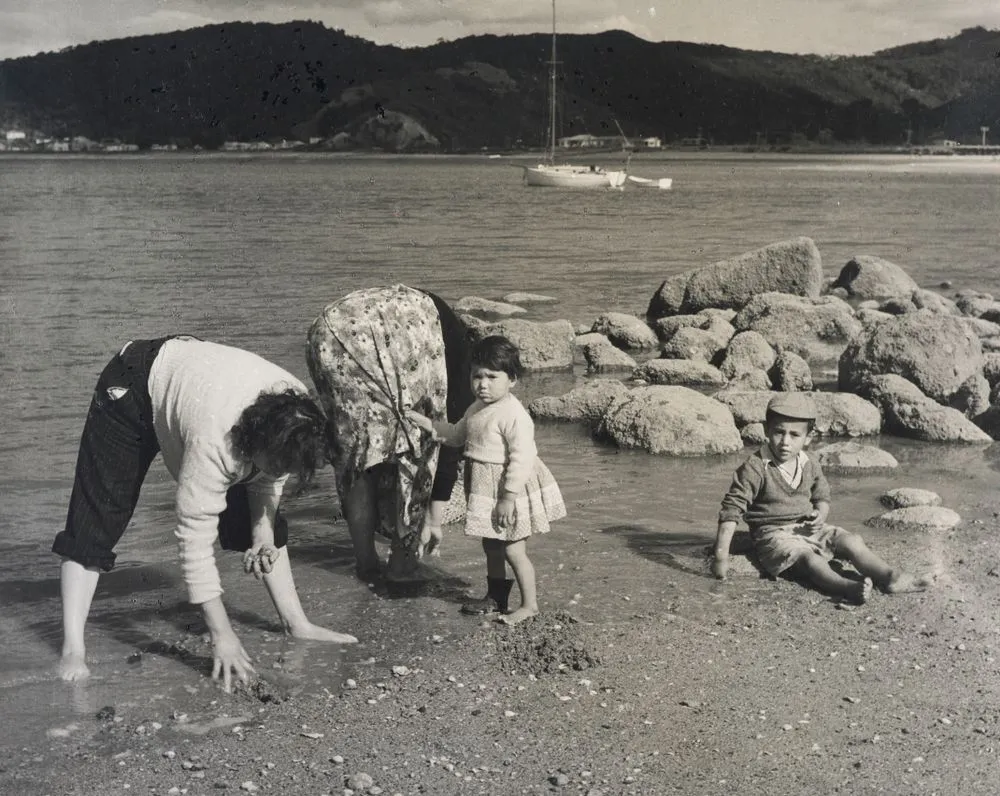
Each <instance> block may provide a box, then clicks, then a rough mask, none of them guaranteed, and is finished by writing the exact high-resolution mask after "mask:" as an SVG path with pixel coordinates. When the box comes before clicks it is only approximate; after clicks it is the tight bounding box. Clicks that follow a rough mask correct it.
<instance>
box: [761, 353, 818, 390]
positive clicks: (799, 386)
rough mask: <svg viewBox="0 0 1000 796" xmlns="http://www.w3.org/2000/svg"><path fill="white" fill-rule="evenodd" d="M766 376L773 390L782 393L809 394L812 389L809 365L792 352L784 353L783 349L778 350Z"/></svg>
mask: <svg viewBox="0 0 1000 796" xmlns="http://www.w3.org/2000/svg"><path fill="white" fill-rule="evenodd" d="M768 375H769V376H770V377H771V383H772V384H773V385H774V389H776V390H781V391H782V392H809V391H810V390H812V388H813V377H812V369H811V368H810V367H809V363H808V362H806V361H805V360H804V359H803V358H802V357H800V356H799V355H798V354H796V353H795V352H794V351H785V350H784V348H779V350H778V355H777V356H776V357H775V359H774V365H772V366H771V370H770V371H768Z"/></svg>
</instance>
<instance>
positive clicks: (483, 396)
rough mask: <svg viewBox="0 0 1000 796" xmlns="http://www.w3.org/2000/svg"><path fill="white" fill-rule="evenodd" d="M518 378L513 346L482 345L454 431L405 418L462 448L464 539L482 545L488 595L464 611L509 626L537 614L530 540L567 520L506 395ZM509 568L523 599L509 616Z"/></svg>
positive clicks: (500, 341) (521, 413) (502, 342)
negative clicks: (470, 397)
mask: <svg viewBox="0 0 1000 796" xmlns="http://www.w3.org/2000/svg"><path fill="white" fill-rule="evenodd" d="M522 370H523V368H522V366H521V357H520V352H519V351H518V349H517V346H516V345H514V344H513V343H512V342H511V341H510V340H508V339H507V338H506V337H501V336H499V335H495V336H491V337H486V338H484V339H483V340H481V341H480V342H479V343H477V344H476V345H475V347H474V348H473V349H472V374H471V378H472V392H473V394H474V395H475V397H476V400H475V401H474V402H473V404H472V406H470V407H469V408H468V410H467V411H466V413H465V415H464V416H463V417H462V419H461V420H459V421H458V423H455V424H451V423H448V422H446V421H443V420H431V419H430V418H429V417H426V416H424V415H422V414H419V413H418V412H416V411H413V410H411V411H409V412H408V417H409V418H410V420H412V421H413V423H414V424H416V425H417V426H419V427H420V428H422V429H424V430H425V431H429V432H431V433H433V434H434V435H435V436H436V437H437V438H438V439H440V440H441V442H443V443H444V444H445V445H452V446H455V447H460V446H463V445H464V447H465V460H466V465H465V494H466V497H467V498H468V508H467V509H466V515H465V534H466V536H476V537H479V538H480V539H482V543H483V552H484V553H485V554H486V576H487V578H486V583H487V591H486V597H485V598H483V599H482V600H476V601H475V602H473V603H469V604H466V605H464V606H463V607H462V610H463V611H464V612H465V613H491V612H493V611H499V612H500V614H501V616H500V621H501V622H505V623H507V624H511V625H512V624H516V623H518V622H520V621H522V620H524V619H527V618H528V617H529V616H534V615H535V614H537V613H538V597H537V594H536V591H535V568H534V567H533V566H532V564H531V560H530V559H529V558H528V552H527V540H528V537H529V536H532V535H534V534H539V533H548V531H549V523H550V522H552V521H553V520H558V519H561V518H562V517H565V516H566V505H565V504H564V502H563V498H562V494H561V493H560V491H559V486H558V484H556V482H555V479H554V478H553V477H552V473H550V472H549V469H548V468H547V467H546V466H545V464H544V463H543V462H542V460H541V459H539V458H538V452H537V450H536V448H535V425H534V423H533V422H532V420H531V416H530V415H529V414H528V412H527V410H525V408H524V406H523V405H522V404H521V402H520V401H519V400H517V398H516V397H514V395H513V394H512V393H511V388H513V387H514V385H515V384H517V380H518V378H519V377H520V375H521V373H522ZM507 564H510V566H511V569H513V570H514V577H515V578H516V579H517V587H518V589H519V590H520V592H521V607H520V608H518V609H517V610H516V611H513V612H512V613H509V614H508V613H507V601H508V598H509V595H510V590H511V586H512V585H513V580H510V579H508V578H507Z"/></svg>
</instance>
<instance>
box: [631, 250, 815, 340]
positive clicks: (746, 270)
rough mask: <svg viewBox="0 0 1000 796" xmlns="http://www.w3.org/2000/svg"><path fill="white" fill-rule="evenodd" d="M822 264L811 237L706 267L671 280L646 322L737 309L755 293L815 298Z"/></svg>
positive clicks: (651, 306)
mask: <svg viewBox="0 0 1000 796" xmlns="http://www.w3.org/2000/svg"><path fill="white" fill-rule="evenodd" d="M822 287H823V265H822V260H821V258H820V253H819V249H817V248H816V244H815V243H814V242H813V240H812V239H811V238H805V237H803V238H795V239H793V240H786V241H781V242H779V243H772V244H771V245H769V246H764V247H762V248H760V249H756V250H754V251H751V252H747V253H745V254H741V255H740V256H738V257H733V258H731V259H728V260H721V261H719V262H716V263H713V264H712V265H709V266H707V267H705V268H700V269H696V270H693V271H688V272H686V273H684V274H678V275H676V276H673V277H671V278H669V279H667V280H666V281H664V282H663V284H661V285H660V287H659V289H658V290H657V291H656V293H655V294H654V295H653V297H652V299H651V300H650V302H649V307H648V309H647V311H646V315H647V317H648V318H649V319H650V320H655V319H656V318H662V317H663V316H664V315H678V314H683V313H695V312H698V311H699V310H703V309H705V308H706V307H723V308H725V307H732V308H734V309H738V308H739V307H742V306H743V305H744V304H746V303H747V301H749V300H750V299H751V298H752V297H753V296H755V295H756V294H758V293H764V292H769V291H778V292H781V293H792V294H795V295H800V296H814V297H815V296H819V294H820V289H821V288H822Z"/></svg>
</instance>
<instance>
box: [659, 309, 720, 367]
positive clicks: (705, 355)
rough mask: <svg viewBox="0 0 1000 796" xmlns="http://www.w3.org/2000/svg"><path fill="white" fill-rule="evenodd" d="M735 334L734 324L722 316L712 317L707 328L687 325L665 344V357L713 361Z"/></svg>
mask: <svg viewBox="0 0 1000 796" xmlns="http://www.w3.org/2000/svg"><path fill="white" fill-rule="evenodd" d="M733 334H735V330H734V329H733V326H732V324H731V323H729V322H728V321H724V320H722V319H721V318H711V319H709V321H708V323H707V324H706V325H705V328H694V327H691V326H685V327H682V328H680V329H678V330H677V332H676V333H675V334H674V336H673V337H671V338H670V339H669V340H668V341H667V342H666V343H664V345H663V349H662V356H663V357H664V358H665V359H697V360H700V361H702V362H711V361H712V360H713V359H714V358H715V356H716V354H718V353H719V352H720V351H722V349H724V348H725V347H726V344H727V343H728V342H729V340H730V339H731V338H732V336H733Z"/></svg>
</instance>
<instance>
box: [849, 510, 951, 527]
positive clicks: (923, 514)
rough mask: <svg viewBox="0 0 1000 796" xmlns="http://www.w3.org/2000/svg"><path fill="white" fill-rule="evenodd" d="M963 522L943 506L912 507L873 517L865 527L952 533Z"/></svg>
mask: <svg viewBox="0 0 1000 796" xmlns="http://www.w3.org/2000/svg"><path fill="white" fill-rule="evenodd" d="M961 521H962V518H961V517H960V516H959V515H958V514H957V513H956V512H954V511H952V510H951V509H946V508H944V507H943V506H910V507H908V508H902V509H893V510H892V511H887V512H886V513H885V514H880V515H878V516H877V517H871V518H869V519H867V520H865V525H867V526H869V527H871V528H885V529H886V530H890V531H903V530H916V531H950V530H951V529H952V528H954V527H955V526H956V525H958V524H959V523H960V522H961Z"/></svg>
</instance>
